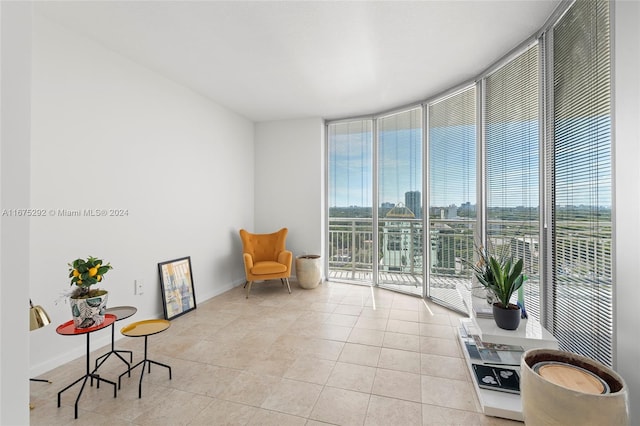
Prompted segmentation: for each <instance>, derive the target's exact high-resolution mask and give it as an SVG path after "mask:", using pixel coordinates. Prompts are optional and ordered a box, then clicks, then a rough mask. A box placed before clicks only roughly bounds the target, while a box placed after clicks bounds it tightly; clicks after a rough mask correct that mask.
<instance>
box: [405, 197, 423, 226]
mask: <svg viewBox="0 0 640 426" xmlns="http://www.w3.org/2000/svg"><path fill="white" fill-rule="evenodd" d="M404 205H405V206H407V207H408V208H409V209H410V210H411V211H412V212H413V214H414V215H415V217H416V219H422V203H421V201H420V191H407V192H405V193H404Z"/></svg>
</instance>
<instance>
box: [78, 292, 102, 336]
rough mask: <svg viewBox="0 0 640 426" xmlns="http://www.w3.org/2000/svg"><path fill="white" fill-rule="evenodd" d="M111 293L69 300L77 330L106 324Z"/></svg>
mask: <svg viewBox="0 0 640 426" xmlns="http://www.w3.org/2000/svg"><path fill="white" fill-rule="evenodd" d="M108 296H109V293H105V294H103V295H101V296H94V297H88V298H86V299H74V298H71V299H69V302H70V304H71V315H72V316H73V323H74V324H75V326H76V328H89V327H95V326H96V325H100V324H102V323H103V322H104V314H105V311H106V309H107V299H108Z"/></svg>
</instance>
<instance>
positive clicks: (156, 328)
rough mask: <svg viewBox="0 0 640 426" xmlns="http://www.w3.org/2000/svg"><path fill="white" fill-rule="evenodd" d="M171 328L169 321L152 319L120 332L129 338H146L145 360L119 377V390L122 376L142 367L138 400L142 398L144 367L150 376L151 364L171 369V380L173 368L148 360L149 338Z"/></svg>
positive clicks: (131, 325)
mask: <svg viewBox="0 0 640 426" xmlns="http://www.w3.org/2000/svg"><path fill="white" fill-rule="evenodd" d="M169 326H171V323H170V322H169V321H167V320H163V319H152V320H144V321H138V322H134V323H132V324H129V325H127V326H126V327H123V328H122V330H120V333H122V334H123V335H124V336H128V337H144V359H143V360H142V361H140V362H139V363H137V364H136V365H134V366H133V367H130V368H129V369H127V371H125V372H124V373H122V374H121V375H120V376H119V377H118V389H120V380H121V379H122V376H124V375H125V374H129V375H130V374H131V370H134V369H135V368H136V367H138V366H139V365H142V372H141V373H140V382H139V384H138V398H142V378H143V377H144V367H145V366H146V365H148V367H147V368H148V372H149V374H151V364H156V365H159V366H161V367H165V368H168V369H169V380H171V367H170V366H168V365H166V364H162V363H160V362H157V361H153V360H150V359H148V358H147V340H148V338H149V336H151V335H153V334H158V333H162V332H163V331H165V330H166V329H167V328H169Z"/></svg>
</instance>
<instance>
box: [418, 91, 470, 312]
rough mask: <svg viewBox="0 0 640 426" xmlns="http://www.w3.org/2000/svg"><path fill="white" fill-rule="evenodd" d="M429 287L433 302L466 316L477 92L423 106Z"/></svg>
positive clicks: (459, 94)
mask: <svg viewBox="0 0 640 426" xmlns="http://www.w3.org/2000/svg"><path fill="white" fill-rule="evenodd" d="M427 122H428V158H429V162H428V164H429V212H428V214H429V216H428V218H429V238H428V241H429V243H428V250H429V252H428V256H427V257H428V259H429V281H428V283H429V284H428V294H429V297H431V298H432V299H434V300H438V301H441V302H442V303H444V304H446V305H449V306H452V307H454V308H455V309H458V310H461V311H466V310H467V308H466V305H464V300H465V299H468V297H467V296H468V295H469V294H470V289H471V286H472V280H471V272H470V269H469V268H468V267H466V265H465V264H464V261H465V260H466V259H473V241H474V235H475V234H476V228H477V215H476V205H477V204H476V158H477V156H476V146H477V131H476V87H475V85H473V86H471V87H468V88H466V89H464V90H462V91H460V92H458V93H455V94H453V95H451V96H448V97H446V98H444V99H439V100H436V101H434V102H432V103H430V104H429V105H428V108H427Z"/></svg>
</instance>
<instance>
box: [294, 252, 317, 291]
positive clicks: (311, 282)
mask: <svg viewBox="0 0 640 426" xmlns="http://www.w3.org/2000/svg"><path fill="white" fill-rule="evenodd" d="M320 262H321V258H320V256H319V255H317V254H305V255H303V256H298V257H297V258H296V278H297V279H298V285H300V287H302V288H304V289H312V288H316V287H317V286H318V284H320V278H321V277H322V268H321V263H320Z"/></svg>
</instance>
